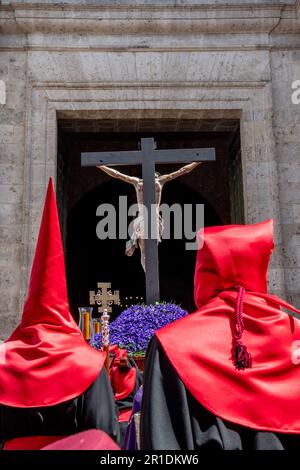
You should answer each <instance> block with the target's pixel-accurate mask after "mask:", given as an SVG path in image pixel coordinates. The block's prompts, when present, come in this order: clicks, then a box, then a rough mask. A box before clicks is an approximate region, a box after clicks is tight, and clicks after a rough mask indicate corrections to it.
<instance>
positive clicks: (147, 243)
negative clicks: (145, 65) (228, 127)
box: [81, 138, 215, 304]
mask: <svg viewBox="0 0 300 470" xmlns="http://www.w3.org/2000/svg"><path fill="white" fill-rule="evenodd" d="M213 160H215V149H214V148H195V149H159V150H157V149H156V144H155V141H154V139H153V138H142V139H141V145H140V149H139V150H129V151H120V152H117V151H112V152H82V153H81V166H103V165H109V166H115V165H142V176H143V178H142V180H141V181H142V183H143V205H144V207H145V208H146V210H147V211H146V215H147V220H145V221H144V222H145V223H146V226H147V227H148V228H149V227H152V226H153V223H151V222H152V220H154V219H155V226H156V220H157V217H156V213H155V214H153V210H152V208H154V207H155V212H156V211H157V203H156V179H155V164H161V163H187V162H204V161H213ZM150 232H151V233H150ZM147 233H148V237H147V238H145V240H144V252H145V254H144V258H145V259H144V270H145V276H146V301H147V304H151V303H154V302H156V301H159V271H158V246H157V239H158V233H157V227H156V233H155V234H154V236H153V232H152V230H151V231H150V230H148V232H147Z"/></svg>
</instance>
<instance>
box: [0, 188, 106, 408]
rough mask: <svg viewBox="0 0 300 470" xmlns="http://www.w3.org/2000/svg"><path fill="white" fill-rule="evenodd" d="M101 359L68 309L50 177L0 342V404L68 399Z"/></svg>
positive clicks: (39, 404) (84, 385) (88, 379)
mask: <svg viewBox="0 0 300 470" xmlns="http://www.w3.org/2000/svg"><path fill="white" fill-rule="evenodd" d="M104 360H105V354H104V353H100V352H98V351H96V350H95V349H92V348H91V347H90V346H88V345H87V344H86V342H85V340H84V338H83V336H82V334H81V332H80V330H79V328H78V327H77V325H76V323H75V321H74V320H73V318H72V316H71V314H70V311H69V304H68V296H67V285H66V275H65V262H64V252H63V246H62V240H61V234H60V227H59V220H58V213H57V206H56V200H55V194H54V187H53V182H52V180H51V179H50V182H49V186H48V191H47V196H46V201H45V206H44V212H43V218H42V222H41V227H40V233H39V237H38V242H37V246H36V252H35V257H34V261H33V266H32V271H31V277H30V285H29V292H28V297H27V300H26V303H25V306H24V310H23V316H22V319H21V323H20V325H19V326H18V327H17V329H16V330H15V331H14V332H13V333H12V335H11V336H10V338H9V339H8V340H7V341H5V343H3V344H2V345H1V357H0V403H1V404H2V405H8V406H13V407H43V406H51V405H56V404H58V403H61V402H64V401H67V400H71V399H73V398H75V397H77V396H79V395H81V394H82V393H83V392H84V391H85V390H86V389H87V388H88V387H89V386H90V385H91V384H92V383H93V382H94V380H95V379H96V378H97V376H98V375H99V373H100V371H101V368H102V367H103V364H104Z"/></svg>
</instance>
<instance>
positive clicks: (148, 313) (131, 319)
mask: <svg viewBox="0 0 300 470" xmlns="http://www.w3.org/2000/svg"><path fill="white" fill-rule="evenodd" d="M186 315H187V312H186V311H185V310H183V309H182V308H181V307H179V306H178V305H176V304H173V303H158V302H157V303H156V304H154V305H143V304H141V305H131V306H130V307H129V308H127V309H126V310H124V312H122V313H121V314H120V315H119V316H118V318H116V320H114V321H113V322H111V324H110V326H109V334H110V343H111V344H116V345H118V346H119V347H122V348H124V349H126V350H127V351H128V352H129V353H133V354H136V353H143V352H145V351H146V349H147V346H148V343H149V341H150V339H151V337H152V336H153V335H154V333H155V331H156V330H158V329H159V328H162V327H163V326H166V325H168V324H169V323H172V322H173V321H175V320H179V319H180V318H182V317H184V316H186ZM90 344H91V346H93V347H94V348H96V349H100V348H101V347H102V336H101V334H97V335H95V336H94V337H93V338H92V340H91V343H90Z"/></svg>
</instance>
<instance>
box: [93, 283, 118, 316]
mask: <svg viewBox="0 0 300 470" xmlns="http://www.w3.org/2000/svg"><path fill="white" fill-rule="evenodd" d="M97 287H98V291H97V292H96V293H95V291H93V290H91V291H90V305H95V304H96V305H98V312H99V313H103V312H104V310H106V312H109V313H111V312H112V305H113V304H117V305H119V303H120V292H119V291H118V290H115V291H114V293H113V292H112V291H111V284H110V283H109V282H98V283H97Z"/></svg>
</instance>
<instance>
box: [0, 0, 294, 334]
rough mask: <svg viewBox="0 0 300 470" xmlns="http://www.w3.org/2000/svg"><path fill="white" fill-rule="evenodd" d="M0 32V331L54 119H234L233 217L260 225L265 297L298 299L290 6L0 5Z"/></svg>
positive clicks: (22, 272)
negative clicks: (238, 182)
mask: <svg viewBox="0 0 300 470" xmlns="http://www.w3.org/2000/svg"><path fill="white" fill-rule="evenodd" d="M0 26H1V28H0V31H1V37H0V80H1V86H3V84H5V88H6V99H5V103H4V102H3V101H2V104H0V233H1V245H0V299H1V303H0V305H1V307H0V310H1V313H0V338H4V337H6V335H7V334H9V332H10V331H11V330H12V328H13V327H14V326H15V325H16V323H17V320H18V318H19V316H20V313H21V311H22V306H23V302H24V296H25V294H26V290H27V286H28V277H29V272H30V266H31V262H32V257H33V253H34V247H35V241H36V237H37V233H38V227H39V223H40V217H41V210H42V204H43V197H44V194H45V190H46V187H47V183H48V178H49V176H50V175H52V176H53V178H54V180H55V181H57V153H58V139H57V123H58V120H60V119H68V120H74V121H76V120H80V119H91V118H94V119H98V120H99V119H106V120H107V119H120V118H122V119H125V120H126V119H131V118H133V117H134V118H135V119H162V118H166V119H167V118H176V119H180V120H182V121H184V120H189V119H197V120H202V119H206V120H207V119H208V120H209V119H214V120H219V119H220V120H237V121H239V123H240V138H241V161H242V168H243V176H242V178H243V181H242V183H243V193H244V196H243V201H244V214H245V222H246V223H255V222H259V221H261V220H264V219H266V218H269V217H272V218H273V219H274V221H275V228H276V250H275V254H274V256H273V259H272V264H271V269H270V276H269V277H270V291H272V292H274V293H279V294H282V295H284V296H285V297H286V298H287V299H288V300H290V301H292V302H294V303H295V304H296V305H297V306H298V307H300V104H297V102H295V103H293V101H292V94H293V88H292V87H293V86H297V83H296V82H297V80H298V81H300V2H299V0H285V1H284V0H255V1H252V2H250V1H247V0H246V1H244V0H233V1H232V0H226V1H225V0H224V1H223V0H220V1H214V0H203V1H202V0H182V1H175V0H162V1H160V0H149V1H147V0H135V1H130V0H124V1H122V0H111V1H108V0H72V1H71V0H64V1H63V0H55V1H51V0H44V1H42V0H39V1H37V0H18V1H14V0H2V2H1V7H0ZM294 91H295V90H294ZM60 191H63V188H60Z"/></svg>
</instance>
